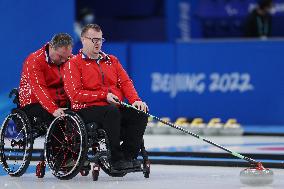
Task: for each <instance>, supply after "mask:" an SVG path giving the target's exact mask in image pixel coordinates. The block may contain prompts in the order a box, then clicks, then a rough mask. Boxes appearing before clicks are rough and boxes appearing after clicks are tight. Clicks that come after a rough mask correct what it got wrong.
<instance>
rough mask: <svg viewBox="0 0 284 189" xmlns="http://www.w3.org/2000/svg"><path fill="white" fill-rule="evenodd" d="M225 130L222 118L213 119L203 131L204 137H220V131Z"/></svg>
mask: <svg viewBox="0 0 284 189" xmlns="http://www.w3.org/2000/svg"><path fill="white" fill-rule="evenodd" d="M222 128H223V124H222V123H221V119H220V118H212V119H211V120H210V121H209V123H208V124H207V126H206V127H204V129H203V134H204V135H219V134H220V130H221V129H222Z"/></svg>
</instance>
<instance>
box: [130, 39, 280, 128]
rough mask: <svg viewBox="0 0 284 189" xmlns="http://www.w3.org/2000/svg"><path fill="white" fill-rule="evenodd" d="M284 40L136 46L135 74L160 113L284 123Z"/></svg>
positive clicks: (153, 111) (133, 51)
mask: <svg viewBox="0 0 284 189" xmlns="http://www.w3.org/2000/svg"><path fill="white" fill-rule="evenodd" d="M283 49H284V42H283V41H282V42H273V41H265V42H201V43H190V44H188V43H187V44H177V45H173V44H172V45H171V44H154V45H153V44H152V45H146V44H136V45H132V56H131V68H132V69H131V74H132V77H133V80H134V81H135V84H136V88H137V89H138V91H139V92H140V94H141V96H142V98H143V99H144V100H145V101H147V102H148V104H149V105H150V108H151V112H152V113H153V114H157V115H158V116H169V117H171V118H176V117H178V116H186V117H191V118H194V117H202V118H205V119H206V120H208V119H210V118H212V117H220V118H222V119H228V118H231V117H233V118H237V119H239V120H240V121H241V122H242V123H245V124H284V118H283V115H284V108H283V107H284V75H283V73H282V70H283V69H284V65H283V61H282V60H283V53H282V50H283Z"/></svg>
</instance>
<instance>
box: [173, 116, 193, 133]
mask: <svg viewBox="0 0 284 189" xmlns="http://www.w3.org/2000/svg"><path fill="white" fill-rule="evenodd" d="M174 124H175V125H176V126H179V127H181V128H183V129H185V130H188V128H189V125H190V124H189V122H188V121H187V119H186V118H185V117H179V118H177V120H176V121H175V123H174ZM169 131H170V134H173V135H185V134H186V133H184V132H182V131H180V130H178V129H174V128H171V129H170V130H169Z"/></svg>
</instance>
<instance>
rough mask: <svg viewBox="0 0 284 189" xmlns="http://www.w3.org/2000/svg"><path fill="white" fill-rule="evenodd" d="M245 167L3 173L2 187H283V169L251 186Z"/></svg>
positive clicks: (158, 167) (96, 188)
mask: <svg viewBox="0 0 284 189" xmlns="http://www.w3.org/2000/svg"><path fill="white" fill-rule="evenodd" d="M242 169H243V168H230V167H205V166H176V165H152V167H151V175H150V178H148V179H145V178H144V176H143V174H142V173H140V172H139V173H130V174H127V175H126V176H125V177H122V178H117V177H110V176H108V175H106V174H104V173H103V172H101V174H100V176H99V180H98V181H96V182H94V181H92V178H91V176H90V175H88V176H87V177H82V176H80V175H77V176H76V177H75V178H74V179H72V180H67V181H62V180H58V179H57V178H55V177H54V176H53V175H52V174H51V173H50V172H47V174H46V176H45V177H44V178H43V179H38V178H36V177H35V174H34V173H32V174H24V175H23V176H22V177H19V178H12V177H9V176H0V188H1V189H108V188H112V189H113V188H114V189H145V188H149V189H174V188H178V189H183V188H187V189H188V188H194V189H195V188H206V189H208V188H210V189H220V188H221V189H225V188H230V189H235V188H241V189H250V188H252V189H253V188H254V189H255V188H257V189H260V188H264V189H278V188H279V189H280V188H281V189H282V188H284V179H283V176H284V170H283V169H273V172H274V182H273V183H272V184H271V185H268V186H263V187H250V186H245V185H243V184H241V183H240V180H239V173H240V171H241V170H242Z"/></svg>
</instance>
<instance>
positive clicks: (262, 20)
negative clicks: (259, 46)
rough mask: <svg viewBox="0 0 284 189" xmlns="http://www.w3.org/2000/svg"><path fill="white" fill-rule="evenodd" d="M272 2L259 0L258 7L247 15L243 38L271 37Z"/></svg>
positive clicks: (270, 0)
mask: <svg viewBox="0 0 284 189" xmlns="http://www.w3.org/2000/svg"><path fill="white" fill-rule="evenodd" d="M272 5H273V1H272V0H259V1H258V6H257V7H256V8H255V9H254V10H253V11H252V12H251V13H250V14H249V16H248V18H247V20H246V22H245V37H260V38H266V37H269V36H270V35H271V19H272V18H271V15H270V10H271V8H272Z"/></svg>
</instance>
